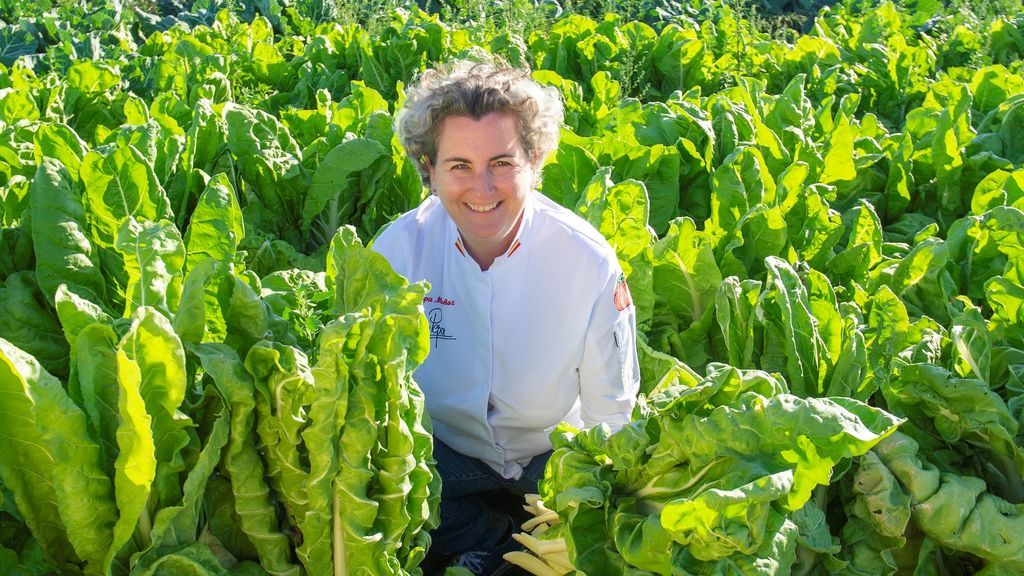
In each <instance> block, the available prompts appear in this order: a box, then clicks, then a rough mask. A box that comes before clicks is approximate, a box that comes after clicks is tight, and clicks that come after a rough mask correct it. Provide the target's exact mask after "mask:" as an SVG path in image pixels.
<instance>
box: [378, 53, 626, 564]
mask: <svg viewBox="0 0 1024 576" xmlns="http://www.w3.org/2000/svg"><path fill="white" fill-rule="evenodd" d="M562 115H563V109H562V104H561V101H560V100H559V97H558V92H557V91H556V90H554V89H553V88H549V87H548V88H545V87H542V86H540V85H538V84H537V83H536V82H535V81H534V80H533V79H532V78H531V77H530V74H529V71H527V70H518V69H513V68H508V67H503V66H500V65H499V66H496V65H492V64H473V63H469V62H456V63H453V64H451V65H449V66H447V67H444V68H441V69H436V70H431V71H428V72H426V73H424V74H423V75H422V77H421V78H420V80H419V83H418V84H417V85H416V86H414V87H413V88H412V89H410V90H409V92H408V94H407V97H406V100H405V104H404V107H403V109H402V110H401V111H400V112H399V113H398V115H397V118H396V130H397V133H398V136H399V138H400V139H401V142H402V144H403V146H404V147H405V150H406V152H407V153H408V155H409V157H410V158H411V159H412V160H413V161H414V162H416V164H417V166H418V167H419V169H420V173H421V174H422V176H423V180H424V182H425V183H426V184H427V185H428V186H429V187H430V190H431V195H430V196H429V198H427V199H426V200H424V201H423V203H422V204H420V206H419V207H417V208H416V209H414V210H412V211H410V212H408V213H406V214H404V215H402V216H400V217H399V218H398V219H397V220H395V221H394V222H393V223H392V224H390V225H389V226H388V227H387V228H386V229H385V230H384V231H383V232H382V233H381V234H380V235H379V236H378V238H377V239H376V241H375V243H374V249H375V250H377V251H378V252H380V253H381V254H383V255H384V256H385V257H386V258H387V259H388V260H389V261H390V262H391V265H392V266H393V267H394V269H395V270H396V271H397V272H398V273H399V274H401V275H403V276H405V277H406V278H408V279H409V280H411V281H417V280H427V281H428V282H429V283H430V293H429V294H428V295H427V297H426V298H424V301H423V306H424V312H425V313H426V315H427V319H428V321H429V325H430V338H431V347H430V353H429V354H428V356H427V359H426V360H425V361H424V363H423V364H422V365H421V366H420V368H419V369H418V370H417V372H416V375H415V377H416V381H417V382H418V383H419V385H420V387H421V388H422V389H423V392H424V395H425V396H426V403H427V411H428V413H429V414H430V418H431V421H432V423H433V427H434V437H435V449H434V454H435V458H436V460H437V469H438V473H439V474H440V476H441V482H442V494H441V523H440V526H439V527H438V529H437V530H436V531H435V532H434V533H433V544H432V547H431V551H432V553H434V554H435V555H436V554H438V553H440V554H443V555H446V556H450V557H452V556H458V562H460V563H461V565H465V566H467V567H470V568H471V569H473V572H474V573H477V574H491V573H492V572H493V571H494V568H495V567H497V566H500V565H502V564H503V561H502V559H501V554H502V553H503V552H505V551H508V550H511V549H515V547H516V545H515V542H514V541H513V540H512V539H511V538H510V536H511V533H512V532H513V531H514V530H516V529H517V527H516V526H515V525H514V523H513V521H512V518H511V517H510V515H509V514H508V513H507V512H505V511H504V510H502V509H501V508H500V507H498V506H495V505H494V501H495V500H494V492H495V491H496V490H510V491H512V492H514V493H516V494H524V493H530V492H536V491H537V480H538V479H540V478H541V477H542V476H543V473H544V464H545V463H546V461H547V459H548V457H549V456H550V454H551V442H550V440H549V434H550V432H551V430H552V429H553V428H554V427H555V426H556V425H557V424H558V423H559V422H562V421H563V420H564V421H568V422H569V423H571V424H574V425H576V426H579V427H589V426H594V425H597V424H602V423H604V424H608V425H609V426H611V427H612V428H613V429H616V428H618V427H620V426H622V425H623V424H624V423H626V422H628V420H629V415H630V412H631V411H632V408H633V403H634V397H635V394H636V392H637V389H638V386H639V380H640V375H639V367H638V364H637V357H636V347H635V338H636V326H635V314H634V309H633V306H632V304H631V302H630V300H629V292H628V289H627V288H626V285H625V281H624V279H623V275H622V271H621V269H620V267H619V264H618V260H617V258H616V255H615V252H614V250H613V249H612V248H611V247H610V246H609V245H608V243H607V242H606V241H605V239H604V238H603V237H602V236H601V235H600V233H598V231H597V230H595V229H594V228H593V227H592V226H590V225H589V224H588V223H587V222H586V221H584V220H583V219H581V218H579V217H578V216H576V215H574V214H573V213H572V212H570V211H569V210H566V209H564V208H562V207H560V206H558V205H557V204H555V203H554V202H552V201H551V200H549V199H548V198H546V197H545V196H543V195H542V194H540V193H538V192H535V191H534V188H535V186H536V184H537V181H538V179H539V175H540V169H541V165H542V164H543V161H544V158H545V156H546V155H547V154H548V153H549V152H551V151H552V150H553V149H554V148H555V147H556V146H557V143H558V132H559V129H560V126H561V122H562Z"/></svg>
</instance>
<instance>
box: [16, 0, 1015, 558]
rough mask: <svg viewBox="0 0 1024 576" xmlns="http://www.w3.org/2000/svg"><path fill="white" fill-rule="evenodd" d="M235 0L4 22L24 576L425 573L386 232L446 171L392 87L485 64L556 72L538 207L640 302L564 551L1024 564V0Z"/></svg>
mask: <svg viewBox="0 0 1024 576" xmlns="http://www.w3.org/2000/svg"><path fill="white" fill-rule="evenodd" d="M246 6H248V8H249V12H248V13H246V12H244V11H243V12H242V13H237V12H231V11H228V10H222V11H213V10H209V9H204V8H203V6H200V5H198V3H197V5H196V6H195V7H194V8H193V10H192V11H191V12H188V13H184V14H179V15H178V16H176V17H163V18H160V17H150V16H149V15H147V14H145V13H143V12H136V13H134V14H133V13H129V12H122V11H121V10H120V5H119V4H117V3H109V4H108V3H98V4H96V5H95V6H93V7H91V9H88V10H87V9H85V8H82V7H72V8H68V9H66V10H65V11H63V12H62V13H56V12H52V13H46V14H43V15H41V16H38V17H36V18H34V19H32V20H30V21H25V22H21V23H19V24H17V25H16V24H13V23H12V24H7V25H3V27H2V28H0V45H2V46H3V47H4V49H3V50H2V51H0V66H2V71H3V74H0V201H2V203H0V207H2V208H0V209H2V212H0V223H2V230H0V358H2V359H3V362H0V390H2V395H0V398H3V402H2V404H0V414H2V416H3V417H2V418H0V430H2V431H3V438H4V439H5V440H6V441H7V442H8V443H9V445H10V446H11V448H10V449H7V447H6V446H5V450H4V452H3V454H2V456H0V485H2V501H0V546H2V548H0V571H3V572H4V573H9V574H48V573H67V574H74V573H89V574H93V573H97V574H98V573H116V574H126V573H129V572H131V573H138V574H160V573H195V574H207V573H210V574H226V573H232V574H236V573H246V574H258V573H263V572H264V571H265V572H267V573H270V574H299V573H309V574H326V573H334V574H344V573H352V574H359V573H365V574H404V573H418V571H419V569H418V568H417V566H418V563H419V561H420V559H421V558H422V555H423V552H424V549H425V547H426V546H427V545H428V540H427V539H426V538H425V528H427V527H429V526H430V525H431V523H432V522H433V521H434V519H436V517H435V516H434V515H435V514H436V498H437V486H436V483H435V482H434V481H433V480H431V476H430V474H429V472H430V448H429V441H428V440H429V425H428V422H427V421H426V420H424V415H423V410H422V401H421V399H420V398H419V393H418V390H417V389H416V387H415V386H413V385H412V384H411V380H410V374H411V371H412V370H413V369H414V368H415V366H416V365H417V364H418V362H419V361H421V360H422V358H423V354H425V353H426V347H425V346H424V341H423V337H424V334H423V319H422V317H421V315H420V314H419V312H418V310H417V305H418V302H419V300H420V298H422V294H423V292H422V291H423V287H422V286H418V285H414V286H405V285H404V283H403V282H401V281H400V280H399V279H397V278H393V277H391V276H390V275H389V274H388V272H387V270H386V264H384V263H383V262H382V261H381V260H380V259H379V258H376V257H375V256H374V255H373V254H372V253H370V252H368V251H367V250H365V249H364V248H362V247H361V246H360V244H363V243H366V242H369V241H370V240H371V238H372V236H373V234H374V233H375V232H376V231H377V230H378V229H379V228H380V227H381V226H382V225H383V224H385V223H387V222H388V221H389V220H390V219H391V218H393V217H394V216H396V215H397V214H399V213H401V212H403V211H405V210H408V209H410V208H412V207H413V206H415V205H416V204H417V203H418V202H419V201H420V200H421V199H422V198H423V195H424V194H425V190H423V188H422V186H421V183H420V181H419V177H418V175H417V173H416V170H415V168H414V167H413V166H412V165H411V164H410V163H409V162H408V161H407V160H406V159H405V158H404V156H403V155H402V153H401V150H400V149H399V147H398V145H397V143H396V141H395V139H394V134H393V131H392V127H391V122H392V115H393V113H394V111H395V107H396V105H397V104H398V103H399V102H400V101H401V95H402V92H403V86H404V85H405V84H406V83H408V82H409V81H410V80H411V78H412V77H413V76H414V74H415V73H416V72H417V71H418V70H421V69H423V68H424V67H426V66H428V65H429V64H431V63H433V62H438V61H444V60H448V59H450V58H455V57H474V55H479V54H480V53H481V52H492V53H496V54H499V55H502V56H503V57H505V58H507V59H509V60H510V61H513V62H527V63H529V64H531V65H532V66H533V67H534V69H535V70H536V72H535V76H536V78H537V79H538V80H539V81H541V82H544V83H547V84H551V85H554V86H556V87H557V88H558V89H559V90H560V91H561V92H562V94H563V97H564V100H565V102H566V109H567V118H566V128H565V131H564V134H563V138H562V144H561V145H560V147H559V149H558V151H557V152H556V154H555V155H554V156H553V157H552V158H551V159H550V161H549V162H548V164H547V165H546V166H545V168H544V172H543V178H542V191H543V193H545V194H547V195H548V196H550V197H552V198H554V199H555V200H557V201H558V202H560V203H562V204H563V205H565V206H567V207H569V208H571V209H573V210H575V211H577V212H578V213H579V214H581V215H583V216H584V217H585V218H587V219H588V220H589V221H590V222H592V223H593V224H594V225H595V227H597V228H598V229H599V230H600V231H601V232H602V233H603V234H605V236H606V237H607V238H608V239H609V240H610V241H611V243H612V244H613V246H615V247H616V249H617V251H618V253H619V256H620V260H621V262H622V265H623V268H624V270H625V271H626V273H627V274H628V276H629V283H630V288H631V291H632V294H633V297H634V301H635V303H636V305H637V313H638V322H639V332H640V336H641V340H642V342H641V369H642V374H643V386H644V393H645V397H644V399H643V401H642V402H641V406H640V408H639V409H638V411H637V414H636V417H635V423H634V424H633V425H631V426H628V427H627V428H625V429H624V430H623V431H622V432H621V433H619V434H616V435H612V436H607V435H606V434H605V433H603V432H602V431H601V430H594V431H591V432H589V433H587V434H579V433H577V431H573V430H568V429H566V430H562V431H560V432H559V433H558V434H557V435H556V446H557V447H558V450H557V452H556V456H555V457H554V458H553V462H554V463H555V464H553V465H552V466H551V467H550V468H549V471H548V478H547V479H546V480H545V482H544V487H543V490H544V492H545V493H544V497H545V500H546V501H547V502H548V505H549V506H550V507H552V508H554V509H556V510H557V511H558V513H559V515H560V516H561V518H562V520H563V522H562V523H561V525H560V527H559V528H557V529H555V530H552V531H551V533H550V534H548V536H547V538H564V539H565V540H566V541H567V544H568V550H569V553H570V557H571V558H572V560H573V561H574V562H575V564H576V567H577V569H578V570H580V571H581V572H584V573H586V574H588V575H590V576H597V575H599V574H626V573H629V574H643V573H659V574H670V573H672V574H684V573H718V572H723V573H726V572H730V573H748V572H750V573H752V572H757V573H777V574H784V573H790V572H798V573H805V574H811V573H818V574H824V573H854V574H888V573H894V572H897V571H899V572H903V573H909V572H914V571H918V572H920V573H922V574H949V573H953V574H958V573H972V572H976V571H979V570H986V571H988V573H993V574H995V573H1000V574H1001V573H1020V572H1022V571H1024V540H1022V538H1021V537H1020V536H1019V535H1020V534H1024V480H1022V478H1024V448H1022V446H1024V444H1022V437H1021V425H1022V423H1024V422H1022V414H1024V381H1022V378H1024V313H1022V307H1021V302H1022V301H1024V277H1022V276H1021V274H1020V272H1019V271H1020V270H1022V269H1024V262H1021V261H1020V260H1021V258H1022V257H1024V251H1022V246H1024V244H1022V242H1024V239H1022V237H1021V233H1022V232H1024V212H1022V211H1021V210H1022V209H1024V204H1022V203H1024V139H1022V138H1021V137H1020V134H1021V133H1024V64H1022V62H1024V59H1022V56H1024V13H1018V14H1006V15H1005V16H1003V17H999V18H996V19H995V20H993V21H992V22H990V23H986V26H985V27H983V28H982V27H978V26H971V25H968V24H969V23H958V22H956V21H950V20H942V19H941V18H938V19H936V18H932V15H931V14H925V13H923V12H912V11H908V10H905V9H902V8H899V7H897V6H895V5H893V4H889V3H883V4H879V5H876V6H872V7H871V9H870V10H858V9H854V8H844V7H836V8H833V9H832V10H824V11H822V13H821V14H819V16H818V18H817V19H816V20H815V24H814V27H813V29H812V30H811V31H810V32H809V33H808V34H805V35H801V36H798V37H794V38H793V39H791V40H784V39H778V38H775V39H773V38H772V37H769V36H766V35H764V34H761V33H759V32H757V30H756V29H754V28H752V27H750V26H749V25H748V23H747V22H745V21H744V20H742V19H741V18H739V17H738V16H737V14H736V13H735V12H734V11H733V10H732V9H731V8H729V7H727V6H717V7H714V8H713V9H709V10H708V12H707V13H706V14H705V16H706V17H705V18H702V19H699V20H698V19H693V18H688V17H684V16H677V17H676V18H675V20H673V21H671V22H663V23H662V25H661V26H659V28H657V29H655V28H652V27H650V26H648V25H646V24H641V23H639V22H623V21H621V20H619V19H617V18H615V17H608V18H606V19H604V20H601V21H595V20H591V19H588V18H586V17H583V16H579V15H575V16H569V17H566V18H564V19H561V20H558V21H555V22H553V23H552V25H551V26H550V28H549V29H547V30H545V31H543V32H538V33H536V34H533V35H532V36H531V37H530V38H519V37H517V36H515V35H514V34H511V33H507V32H506V33H492V34H488V35H486V36H482V35H481V34H480V33H479V32H474V31H472V30H469V29H460V28H457V27H453V26H449V25H447V24H445V23H444V22H442V21H441V20H440V19H438V17H437V16H433V15H429V14H426V13H423V12H420V11H418V10H415V9H413V10H410V11H402V12H398V13H396V14H395V15H394V19H393V21H392V22H391V24H390V25H388V26H386V27H384V29H383V30H382V31H381V32H380V33H377V34H374V35H372V36H371V35H370V33H369V32H367V31H366V30H364V29H363V28H361V27H359V26H357V25H340V24H321V25H316V24H314V23H313V22H312V21H310V20H308V19H303V18H302V17H301V16H300V14H299V13H298V12H296V11H295V10H294V9H293V8H289V7H288V6H287V5H284V7H283V8H282V5H280V4H278V3H276V2H267V3H265V5H264V4H261V3H259V2H256V3H252V4H251V5H248V4H247V5H246ZM343 226H347V227H346V228H341V227H343ZM339 228H341V229H340V230H339ZM825 397H829V398H832V400H827V401H826V400H822V399H823V398H825ZM897 425H898V432H893V429H894V428H895V427H897ZM740 431H749V432H750V433H749V434H741V433H740ZM886 436H888V437H887V438H886ZM883 438H884V439H883ZM727 439H730V441H727ZM709 440H714V442H710V443H709ZM873 446H874V449H873V450H871V451H868V450H869V449H871V448H872V447H873ZM54 462H56V463H58V464H59V465H57V466H54ZM666 511H667V512H666ZM186 570H188V571H190V572H185V571H186Z"/></svg>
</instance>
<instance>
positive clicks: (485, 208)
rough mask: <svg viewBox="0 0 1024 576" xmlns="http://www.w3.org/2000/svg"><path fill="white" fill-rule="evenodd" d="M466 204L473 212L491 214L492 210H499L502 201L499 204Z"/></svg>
mask: <svg viewBox="0 0 1024 576" xmlns="http://www.w3.org/2000/svg"><path fill="white" fill-rule="evenodd" d="M465 204H466V207H467V208H469V209H470V210H472V211H473V212H490V211H491V210H494V209H495V208H497V207H498V205H499V204H501V201H500V200H499V201H498V202H493V203H491V204H472V203H470V202H466V203H465Z"/></svg>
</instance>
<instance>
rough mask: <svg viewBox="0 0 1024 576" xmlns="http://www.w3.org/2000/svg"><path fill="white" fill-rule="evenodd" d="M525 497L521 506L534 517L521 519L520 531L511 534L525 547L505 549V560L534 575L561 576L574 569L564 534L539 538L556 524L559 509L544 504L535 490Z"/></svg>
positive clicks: (557, 522)
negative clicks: (506, 550)
mask: <svg viewBox="0 0 1024 576" xmlns="http://www.w3.org/2000/svg"><path fill="white" fill-rule="evenodd" d="M525 499H526V505H524V506H523V509H525V510H526V511H527V512H529V513H530V514H533V518H530V519H529V520H527V521H526V522H523V525H522V529H523V532H520V533H518V534H513V535H512V537H513V538H515V539H516V542H519V543H520V544H522V545H523V546H524V547H525V548H526V549H525V550H522V551H517V552H508V553H506V554H505V555H504V556H503V557H504V558H505V560H507V561H508V562H510V563H512V564H515V565H516V566H519V567H520V568H522V569H523V570H526V571H527V572H529V573H531V574H534V575H536V576H563V575H564V574H569V573H571V572H573V571H575V568H573V565H572V561H571V560H570V558H569V549H568V546H567V545H566V542H565V538H538V536H540V535H541V534H544V533H545V532H547V530H548V529H549V528H550V527H551V526H554V525H557V524H559V522H560V521H559V519H558V513H557V512H554V511H553V510H551V509H549V508H548V507H547V506H545V505H544V501H543V500H541V499H540V496H539V495H538V494H527V495H526V498H525Z"/></svg>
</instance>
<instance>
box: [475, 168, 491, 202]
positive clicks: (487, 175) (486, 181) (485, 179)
mask: <svg viewBox="0 0 1024 576" xmlns="http://www.w3.org/2000/svg"><path fill="white" fill-rule="evenodd" d="M481 172H482V173H481V174H480V178H479V181H478V182H477V187H478V188H479V190H480V191H481V192H483V193H484V194H487V195H488V196H489V195H491V194H492V193H494V174H492V173H491V171H490V170H483V171H481Z"/></svg>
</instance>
